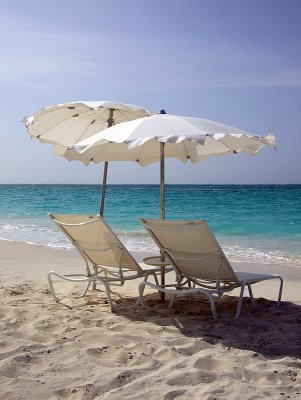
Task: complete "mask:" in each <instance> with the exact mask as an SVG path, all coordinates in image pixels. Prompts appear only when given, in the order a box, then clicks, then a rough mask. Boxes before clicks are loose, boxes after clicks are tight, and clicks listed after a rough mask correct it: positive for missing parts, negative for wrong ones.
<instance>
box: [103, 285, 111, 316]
mask: <svg viewBox="0 0 301 400" xmlns="http://www.w3.org/2000/svg"><path fill="white" fill-rule="evenodd" d="M101 283H102V284H103V285H104V287H105V291H106V295H107V298H108V301H109V305H110V309H111V311H113V303H112V299H111V294H110V285H109V284H108V283H107V282H104V281H101Z"/></svg>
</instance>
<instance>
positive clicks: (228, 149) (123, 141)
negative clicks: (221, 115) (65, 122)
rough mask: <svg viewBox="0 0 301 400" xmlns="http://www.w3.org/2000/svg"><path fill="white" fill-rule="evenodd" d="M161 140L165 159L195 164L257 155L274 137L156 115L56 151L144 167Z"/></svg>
mask: <svg viewBox="0 0 301 400" xmlns="http://www.w3.org/2000/svg"><path fill="white" fill-rule="evenodd" d="M160 143H161V144H162V143H164V157H165V158H166V157H168V158H177V159H179V160H180V161H182V162H184V163H186V162H187V161H188V160H190V161H191V162H192V163H197V162H200V161H203V160H205V159H207V158H208V157H210V156H212V155H221V154H233V153H235V154H236V153H239V152H245V153H247V154H249V155H256V154H257V153H258V151H259V150H260V149H261V148H262V147H264V146H265V145H269V146H272V147H275V136H274V135H273V134H272V133H269V134H268V135H267V136H265V137H260V136H258V135H254V134H252V133H249V132H246V131H243V130H241V129H238V128H234V127H232V126H229V125H225V124H221V123H219V122H214V121H210V120H206V119H201V118H191V117H182V116H174V115H168V114H155V115H151V116H149V117H144V118H139V119H136V120H134V121H129V122H125V123H122V124H120V125H117V126H112V127H110V128H107V129H105V130H103V131H101V132H98V133H97V134H95V135H93V136H91V137H89V138H87V139H86V140H83V141H81V142H79V143H77V144H76V145H75V146H68V147H67V148H58V149H56V152H57V154H58V155H64V156H65V157H66V158H67V159H68V160H80V161H82V162H84V163H85V164H89V163H90V162H94V163H98V162H101V161H108V160H116V161H135V162H138V163H139V164H141V165H142V166H146V165H148V164H151V163H153V162H156V161H159V160H160V159H161V156H160Z"/></svg>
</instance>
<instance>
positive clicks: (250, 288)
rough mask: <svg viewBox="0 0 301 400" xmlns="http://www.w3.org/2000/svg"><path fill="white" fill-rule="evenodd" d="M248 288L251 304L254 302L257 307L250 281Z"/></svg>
mask: <svg viewBox="0 0 301 400" xmlns="http://www.w3.org/2000/svg"><path fill="white" fill-rule="evenodd" d="M248 289H249V295H250V301H251V304H252V306H253V308H255V307H256V306H255V301H254V296H253V292H252V287H251V284H250V283H248Z"/></svg>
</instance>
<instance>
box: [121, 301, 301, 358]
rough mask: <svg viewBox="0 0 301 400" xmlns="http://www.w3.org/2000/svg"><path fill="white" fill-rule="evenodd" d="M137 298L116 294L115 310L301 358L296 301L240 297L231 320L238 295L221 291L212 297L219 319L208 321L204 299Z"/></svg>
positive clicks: (299, 313) (211, 339)
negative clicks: (220, 295)
mask: <svg viewBox="0 0 301 400" xmlns="http://www.w3.org/2000/svg"><path fill="white" fill-rule="evenodd" d="M136 301H137V298H133V297H132V298H131V297H129V298H122V299H121V298H119V299H118V298H117V299H115V313H116V314H118V315H120V316H123V317H125V318H127V319H128V320H130V321H144V322H147V323H153V324H157V325H159V326H160V327H164V328H167V329H168V327H173V328H177V329H178V330H179V331H180V332H181V333H182V334H183V335H184V336H186V337H193V338H199V339H201V340H204V341H206V342H208V343H210V344H216V343H222V344H223V345H225V346H227V347H229V348H232V347H233V348H237V349H243V350H249V351H253V352H255V354H254V356H255V357H256V354H257V355H258V354H262V355H264V356H266V357H283V356H291V357H296V358H301V306H300V305H297V304H295V303H291V302H282V303H281V305H280V307H277V305H276V302H275V301H271V300H267V299H264V298H257V299H255V303H256V308H255V309H253V308H252V306H251V304H250V303H249V299H248V298H245V299H244V302H243V308H242V313H241V316H240V318H239V319H234V316H235V312H236V307H237V297H233V296H224V297H223V298H222V299H220V300H218V301H217V302H216V306H217V313H218V321H217V322H214V321H213V320H212V315H211V310H210V304H209V302H208V301H207V300H205V299H197V298H194V299H193V301H192V300H191V299H189V298H179V299H178V300H177V302H176V306H175V307H174V308H173V309H168V301H167V302H166V303H165V304H162V303H160V302H159V301H158V296H157V294H148V295H146V296H145V305H144V306H143V307H142V306H138V305H136Z"/></svg>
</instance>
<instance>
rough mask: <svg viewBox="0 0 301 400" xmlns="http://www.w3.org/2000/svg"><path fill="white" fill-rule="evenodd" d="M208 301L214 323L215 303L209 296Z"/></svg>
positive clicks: (215, 319) (215, 318)
mask: <svg viewBox="0 0 301 400" xmlns="http://www.w3.org/2000/svg"><path fill="white" fill-rule="evenodd" d="M209 300H210V305H211V311H212V317H213V320H214V321H217V314H216V307H215V301H214V298H213V297H211V296H210V295H209Z"/></svg>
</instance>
